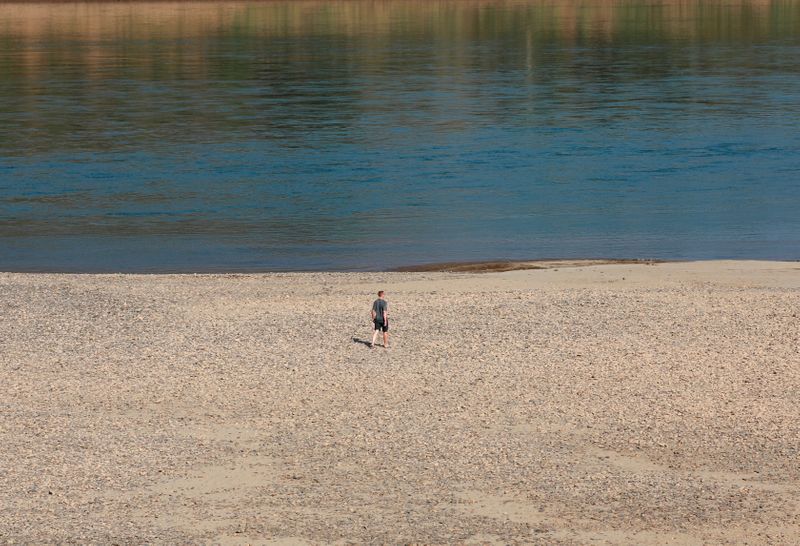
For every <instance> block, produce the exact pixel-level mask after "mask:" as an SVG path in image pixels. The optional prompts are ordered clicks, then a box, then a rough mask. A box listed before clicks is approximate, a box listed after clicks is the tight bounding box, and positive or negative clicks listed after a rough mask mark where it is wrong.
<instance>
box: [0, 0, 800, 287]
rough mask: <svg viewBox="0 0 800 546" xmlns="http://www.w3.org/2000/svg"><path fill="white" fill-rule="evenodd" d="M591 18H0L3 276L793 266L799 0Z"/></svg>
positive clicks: (166, 9) (135, 8) (349, 14)
mask: <svg viewBox="0 0 800 546" xmlns="http://www.w3.org/2000/svg"><path fill="white" fill-rule="evenodd" d="M123 5H124V4H123ZM582 5H583V6H584V7H582V8H580V9H577V8H576V10H573V11H572V12H570V11H569V10H567V11H564V10H561V11H559V10H557V9H555V8H553V6H552V5H551V4H543V3H537V2H514V3H501V4H494V3H459V2H456V1H454V2H442V3H436V4H435V6H436V7H431V4H426V3H420V2H413V1H405V2H403V1H390V2H386V3H380V5H378V4H364V3H360V2H331V3H330V4H312V5H310V6H309V5H306V6H303V3H291V2H270V3H252V4H241V3H236V4H226V3H220V4H215V3H213V2H211V3H202V4H196V5H195V4H192V3H187V4H181V5H180V6H181V7H176V6H175V5H170V6H161V7H160V8H159V7H158V5H145V4H131V5H127V9H125V10H122V8H120V7H119V5H104V4H99V5H98V4H86V5H82V8H80V9H82V10H83V11H77V12H76V11H75V10H79V7H76V6H74V5H60V6H51V7H50V9H49V11H46V12H45V11H42V10H40V9H35V8H31V9H30V10H29V11H22V12H15V11H11V10H8V9H2V10H0V70H2V75H3V77H2V83H0V99H2V106H0V119H1V120H2V124H0V270H6V271H26V270H45V271H259V270H308V269H319V270H362V269H387V268H392V267H396V266H401V265H408V264H416V263H426V262H443V261H471V260H487V259H537V258H556V257H557V258H566V257H569V258H574V257H581V258H583V257H603V258H652V259H713V258H748V259H756V258H758V259H790V260H797V259H800V215H798V212H797V211H798V209H799V208H800V191H799V190H800V2H788V3H787V2H781V3H779V4H774V5H772V4H767V5H766V7H765V5H764V4H763V3H759V4H754V5H753V6H750V8H749V9H745V8H746V7H747V6H749V4H746V3H745V4H742V5H736V4H730V3H719V4H718V5H717V4H714V3H706V4H705V5H706V8H703V9H701V8H700V7H697V6H695V8H694V9H679V7H680V5H682V4H676V6H677V7H675V8H674V9H672V8H670V4H655V3H641V2H615V3H608V2H602V1H598V2H597V4H596V5H595V4H591V3H589V4H585V5H584V4H582ZM192 6H194V7H195V9H191V8H192ZM298 6H299V7H298ZM325 6H328V7H325ZM587 6H588V7H587ZM776 6H778V7H779V8H780V9H778V7H776ZM159 9H160V10H161V11H157V12H153V11H152V10H159ZM296 10H301V11H300V12H299V15H298V14H297V13H295V11H296ZM37 18H39V19H42V20H43V21H44V22H42V25H41V26H42V28H46V29H49V30H47V31H44V30H43V31H37V28H39V27H37V26H36V25H34V24H28V25H21V24H18V23H19V20H20V19H26V20H27V22H28V23H31V21H32V20H33V21H37V20H38V19H37ZM59 18H61V19H59ZM62 19H63V20H62ZM53 21H55V22H57V23H59V25H58V26H57V27H54V26H53V25H52V24H50V25H49V26H48V25H47V24H45V23H48V22H49V23H52V22H53ZM65 21H66V22H65ZM87 21H88V22H87ZM67 23H69V24H67ZM122 23H124V24H122ZM103 25H105V26H103ZM98 27H99V28H107V30H105V31H103V32H101V33H100V34H99V35H98V34H97V33H96V32H95V31H93V30H92V29H96V28H98ZM53 28H58V29H60V30H57V31H54V30H53Z"/></svg>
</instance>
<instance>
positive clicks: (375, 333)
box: [369, 330, 378, 347]
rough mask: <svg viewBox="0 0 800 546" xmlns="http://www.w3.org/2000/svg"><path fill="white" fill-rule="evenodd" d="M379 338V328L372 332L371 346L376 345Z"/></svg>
mask: <svg viewBox="0 0 800 546" xmlns="http://www.w3.org/2000/svg"><path fill="white" fill-rule="evenodd" d="M376 339H378V330H375V332H373V334H372V343H370V344H369V346H370V347H374V346H375V340H376Z"/></svg>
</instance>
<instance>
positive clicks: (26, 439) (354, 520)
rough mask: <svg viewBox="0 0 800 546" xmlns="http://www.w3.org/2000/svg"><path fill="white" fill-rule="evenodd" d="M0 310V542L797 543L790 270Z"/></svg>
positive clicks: (594, 271) (185, 280) (602, 275)
mask: <svg viewBox="0 0 800 546" xmlns="http://www.w3.org/2000/svg"><path fill="white" fill-rule="evenodd" d="M380 288H383V289H385V290H386V291H387V298H388V300H389V302H390V310H391V313H392V318H391V333H392V337H391V343H392V345H393V346H392V348H391V349H389V350H384V349H382V348H376V349H372V350H370V349H369V348H368V347H367V346H366V344H365V341H366V340H367V339H368V337H369V336H370V334H371V332H370V330H369V322H368V321H369V317H368V312H369V307H370V304H371V302H372V300H373V299H374V293H375V292H376V291H377V290H378V289H380ZM0 311H1V312H0V370H2V377H3V387H2V394H3V396H2V398H0V404H2V408H3V410H2V412H0V445H2V448H0V468H2V472H0V543H9V542H10V543H62V544H63V543H81V544H85V543H122V544H137V543H159V544H161V543H170V544H176V543H178V544H179V543H193V544H198V543H202V544H275V543H295V544H304V543H325V542H336V541H340V542H353V543H365V542H373V543H409V542H411V543H468V544H479V543H498V544H513V543H519V544H522V543H526V544H527V543H542V544H665V543H669V544H698V543H708V544H725V543H730V544H742V543H745V542H746V543H748V544H797V543H798V542H800V465H799V464H798V459H800V419H798V409H797V408H798V404H800V326H798V325H799V324H800V322H798V321H799V320H800V316H798V315H800V263H797V262H698V263H656V264H650V265H648V264H606V265H589V264H581V263H569V264H566V263H565V264H561V265H560V266H558V267H550V268H549V269H518V270H514V271H508V272H503V273H482V274H476V273H469V272H462V273H441V272H421V273H344V274H328V273H309V274H260V275H48V274H0Z"/></svg>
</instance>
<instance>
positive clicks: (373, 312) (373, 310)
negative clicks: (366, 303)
mask: <svg viewBox="0 0 800 546" xmlns="http://www.w3.org/2000/svg"><path fill="white" fill-rule="evenodd" d="M369 316H370V318H371V319H372V320H375V317H376V316H378V315H377V314H376V313H375V306H374V305H373V306H372V309H370V310H369Z"/></svg>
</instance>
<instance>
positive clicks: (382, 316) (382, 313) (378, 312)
mask: <svg viewBox="0 0 800 546" xmlns="http://www.w3.org/2000/svg"><path fill="white" fill-rule="evenodd" d="M371 315H372V324H373V325H374V326H375V332H373V334H372V343H370V344H369V346H370V348H372V347H374V346H375V340H376V339H378V332H381V331H382V332H383V346H384V348H386V349H388V348H389V304H388V303H386V300H385V299H384V298H383V290H381V291H380V292H378V299H377V300H375V301H374V302H372V313H371Z"/></svg>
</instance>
